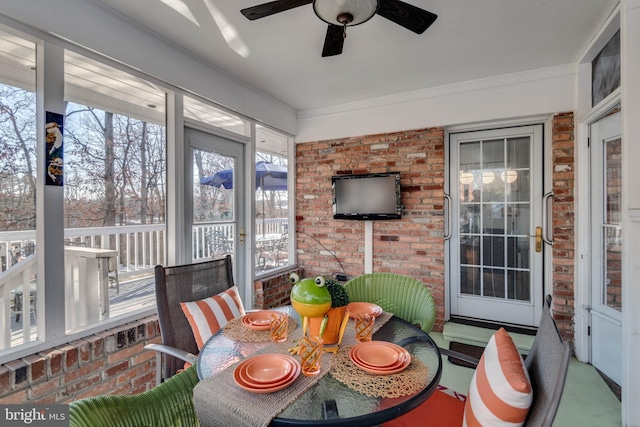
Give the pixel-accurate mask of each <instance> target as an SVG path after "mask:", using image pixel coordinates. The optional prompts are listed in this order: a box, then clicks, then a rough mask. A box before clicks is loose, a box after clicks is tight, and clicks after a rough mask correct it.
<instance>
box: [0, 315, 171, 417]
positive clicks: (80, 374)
mask: <svg viewBox="0 0 640 427" xmlns="http://www.w3.org/2000/svg"><path fill="white" fill-rule="evenodd" d="M159 342H160V329H159V327H158V319H157V316H151V317H148V318H145V319H142V320H139V321H137V322H132V323H128V324H126V325H123V326H120V327H118V328H115V329H111V330H109V331H106V332H102V333H99V334H96V335H92V336H89V337H87V338H83V339H80V340H77V341H74V342H71V343H69V344H66V345H63V346H60V347H56V348H53V349H51V350H47V351H43V352H41V353H38V354H34V355H31V356H27V357H24V358H22V359H19V360H14V361H11V362H8V363H5V364H4V365H1V366H0V403H2V404H7V403H32V404H40V403H69V402H71V401H73V400H77V399H81V398H84V397H90V396H97V395H102V394H136V393H140V392H143V391H146V390H149V389H151V388H152V387H153V386H155V365H156V363H155V361H156V359H155V352H153V351H145V350H144V349H143V347H144V346H145V345H147V344H150V343H159Z"/></svg>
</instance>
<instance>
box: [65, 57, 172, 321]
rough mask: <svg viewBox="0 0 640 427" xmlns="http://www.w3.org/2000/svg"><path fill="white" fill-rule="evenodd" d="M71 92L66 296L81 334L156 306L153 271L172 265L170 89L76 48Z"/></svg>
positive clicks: (69, 72) (68, 82)
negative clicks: (168, 243)
mask: <svg viewBox="0 0 640 427" xmlns="http://www.w3.org/2000/svg"><path fill="white" fill-rule="evenodd" d="M65 98H66V101H67V104H66V112H65V137H64V163H65V176H64V208H65V210H64V222H65V297H66V301H67V306H68V308H67V314H66V326H67V329H68V330H73V329H76V328H81V327H84V326H86V325H90V324H92V323H96V322H100V321H104V320H106V319H109V318H112V317H115V316H117V315H120V314H126V313H128V312H130V311H133V310H136V309H139V308H144V307H150V306H153V305H154V304H155V298H154V292H153V276H152V269H153V266H154V265H156V264H163V263H164V249H165V245H164V223H165V188H166V179H165V163H166V162H165V157H166V156H165V152H166V150H165V146H166V137H165V101H164V99H165V93H164V91H163V90H161V89H160V88H158V87H155V86H154V85H153V84H151V83H149V82H147V81H144V80H141V79H138V78H136V77H134V76H132V75H130V74H127V73H125V72H122V71H119V70H116V69H114V68H111V67H108V66H106V65H104V64H101V63H98V62H96V61H93V60H91V59H89V58H87V57H84V56H81V55H78V54H76V53H73V52H68V51H67V52H66V54H65ZM134 277H135V279H134ZM69 303H71V304H69Z"/></svg>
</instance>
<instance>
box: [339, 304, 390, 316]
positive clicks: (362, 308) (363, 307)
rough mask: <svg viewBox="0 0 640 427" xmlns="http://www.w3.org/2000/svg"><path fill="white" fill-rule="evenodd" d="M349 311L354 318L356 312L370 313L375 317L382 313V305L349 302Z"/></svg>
mask: <svg viewBox="0 0 640 427" xmlns="http://www.w3.org/2000/svg"><path fill="white" fill-rule="evenodd" d="M347 311H348V312H349V317H351V318H352V319H353V318H354V315H353V314H354V313H369V314H370V315H372V316H373V317H378V316H380V315H381V314H382V307H380V306H379V305H377V304H372V303H370V302H350V303H349V304H347Z"/></svg>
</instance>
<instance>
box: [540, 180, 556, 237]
mask: <svg viewBox="0 0 640 427" xmlns="http://www.w3.org/2000/svg"><path fill="white" fill-rule="evenodd" d="M554 197H555V193H554V192H553V191H549V192H548V193H547V194H545V195H544V196H543V197H542V227H543V229H544V237H543V240H544V242H545V243H546V244H547V245H551V246H553V228H551V229H550V228H549V224H550V221H549V206H551V205H550V204H549V201H550V200H552V199H553V198H554Z"/></svg>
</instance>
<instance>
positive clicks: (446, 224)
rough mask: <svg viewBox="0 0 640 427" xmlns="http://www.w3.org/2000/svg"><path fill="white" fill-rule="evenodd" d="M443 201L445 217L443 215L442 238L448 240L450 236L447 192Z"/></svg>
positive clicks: (449, 204)
mask: <svg viewBox="0 0 640 427" xmlns="http://www.w3.org/2000/svg"><path fill="white" fill-rule="evenodd" d="M444 201H445V202H446V203H445V207H446V208H445V217H444V221H445V224H444V229H445V232H444V240H449V239H450V238H451V196H449V195H448V194H445V195H444Z"/></svg>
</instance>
